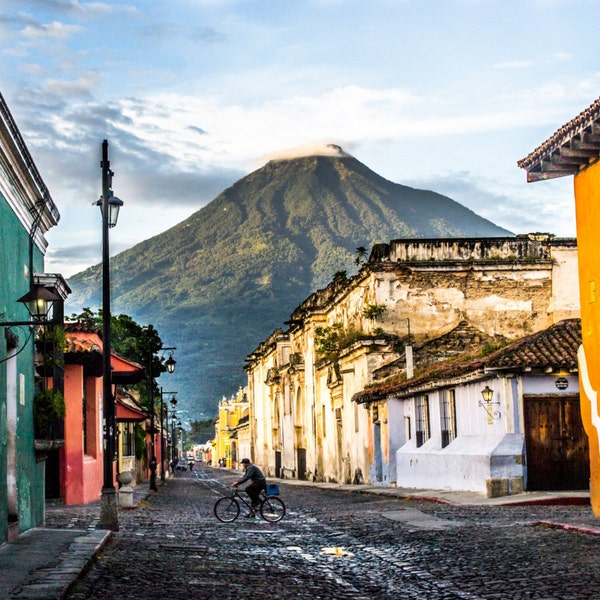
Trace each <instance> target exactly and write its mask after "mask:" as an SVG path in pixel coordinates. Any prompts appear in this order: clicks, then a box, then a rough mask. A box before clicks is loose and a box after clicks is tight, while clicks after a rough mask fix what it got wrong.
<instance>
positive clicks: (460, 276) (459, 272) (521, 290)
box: [373, 261, 578, 341]
mask: <svg viewBox="0 0 600 600" xmlns="http://www.w3.org/2000/svg"><path fill="white" fill-rule="evenodd" d="M552 267H553V265H552V263H548V262H547V261H546V264H541V265H532V264H529V263H526V264H516V265H489V266H483V265H478V266H473V267H469V266H465V265H459V264H456V265H447V266H442V265H439V266H437V267H425V266H415V267H413V268H407V267H406V266H401V267H398V268H396V269H393V270H385V271H379V272H375V273H374V275H373V278H374V281H373V287H374V289H375V290H376V296H377V302H378V303H382V304H385V305H386V307H387V310H386V312H385V313H384V315H383V316H382V318H381V319H380V321H381V323H380V326H381V327H382V328H383V329H384V330H385V331H389V332H395V333H398V334H403V333H406V332H407V330H408V326H409V324H410V333H411V335H412V336H413V339H414V340H415V341H424V340H427V339H431V338H434V337H438V336H439V335H442V334H444V333H446V332H447V331H450V330H451V329H453V328H454V327H456V326H457V325H458V323H460V322H461V321H463V320H466V321H468V322H470V323H471V324H473V325H474V326H476V327H477V328H479V329H480V330H481V331H483V332H485V333H487V334H489V335H502V336H504V337H507V338H518V337H522V336H524V335H528V334H530V333H532V332H534V331H539V330H541V329H544V328H545V327H548V326H549V325H551V324H552V323H553V322H555V315H554V307H555V305H556V300H555V299H556V295H555V291H554V290H553V273H552ZM561 305H562V306H563V307H564V306H565V303H564V302H563V303H562V304H561ZM576 312H577V311H576V309H573V310H572V311H569V310H565V309H564V308H563V310H562V311H561V318H568V317H567V315H568V316H578V315H577V314H572V313H576Z"/></svg>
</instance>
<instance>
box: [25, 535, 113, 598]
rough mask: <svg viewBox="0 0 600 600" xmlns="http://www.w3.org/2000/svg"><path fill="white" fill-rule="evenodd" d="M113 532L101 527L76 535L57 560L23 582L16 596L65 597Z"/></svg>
mask: <svg viewBox="0 0 600 600" xmlns="http://www.w3.org/2000/svg"><path fill="white" fill-rule="evenodd" d="M111 535H112V532H111V531H107V530H104V529H98V530H91V531H89V532H88V533H85V534H83V535H81V536H79V537H77V538H75V539H74V540H73V541H72V542H71V544H70V546H69V548H68V550H67V551H66V552H64V553H62V554H61V555H60V557H59V559H58V562H57V564H56V565H55V566H53V567H50V568H45V569H40V570H39V571H36V572H35V573H33V578H32V581H31V583H28V584H25V585H23V586H22V587H21V588H20V589H19V592H18V596H16V597H18V598H19V600H20V599H21V598H23V599H25V598H28V599H30V600H33V599H34V598H37V599H39V598H45V599H46V600H62V599H63V598H65V596H66V594H67V592H68V591H69V590H70V589H71V588H72V587H73V585H74V584H75V582H76V581H77V579H78V578H79V577H80V576H81V575H83V574H84V573H85V572H86V571H87V569H88V568H89V566H90V564H91V563H92V561H93V560H94V558H95V557H96V555H97V554H98V553H99V552H100V550H102V548H103V547H104V546H105V545H106V543H107V542H108V540H109V539H110V537H111Z"/></svg>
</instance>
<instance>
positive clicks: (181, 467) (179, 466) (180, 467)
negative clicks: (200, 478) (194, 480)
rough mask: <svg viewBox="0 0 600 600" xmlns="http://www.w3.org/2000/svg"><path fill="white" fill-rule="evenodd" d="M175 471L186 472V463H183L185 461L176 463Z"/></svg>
mask: <svg viewBox="0 0 600 600" xmlns="http://www.w3.org/2000/svg"><path fill="white" fill-rule="evenodd" d="M177 470H178V471H187V462H185V459H183V458H182V459H181V460H180V461H179V462H178V463H177Z"/></svg>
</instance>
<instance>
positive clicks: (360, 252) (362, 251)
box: [354, 246, 367, 267]
mask: <svg viewBox="0 0 600 600" xmlns="http://www.w3.org/2000/svg"><path fill="white" fill-rule="evenodd" d="M366 256H367V249H366V248H365V247H364V246H359V247H358V248H357V249H356V258H355V259H354V262H355V264H356V265H357V266H359V267H360V265H362V264H363V263H364V262H366V261H365V257H366Z"/></svg>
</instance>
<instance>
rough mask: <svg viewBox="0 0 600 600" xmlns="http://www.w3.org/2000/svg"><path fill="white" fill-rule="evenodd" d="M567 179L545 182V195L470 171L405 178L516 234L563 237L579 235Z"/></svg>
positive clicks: (409, 183) (414, 185)
mask: <svg viewBox="0 0 600 600" xmlns="http://www.w3.org/2000/svg"><path fill="white" fill-rule="evenodd" d="M568 179H569V178H564V179H560V180H554V181H548V182H544V186H545V192H546V193H545V194H544V196H543V197H542V198H540V196H539V195H536V193H535V192H536V191H537V190H534V189H533V188H532V187H531V186H527V185H511V184H508V183H502V184H500V185H501V186H502V189H501V190H500V189H498V186H499V183H498V182H496V181H489V180H486V179H484V178H481V177H476V176H474V175H473V174H472V173H470V172H468V171H462V172H456V171H455V172H449V173H446V174H445V175H441V176H435V177H430V178H420V179H413V180H408V181H403V182H402V183H403V184H405V185H409V186H412V187H416V188H420V189H428V190H432V191H435V192H438V193H439V194H443V195H445V196H448V197H449V198H452V199H453V200H455V201H456V202H458V203H459V204H462V205H463V206H466V207H467V208H470V209H471V210H472V211H474V212H475V213H477V214H478V215H480V216H482V217H484V218H486V219H488V220H490V221H492V222H493V223H495V224H496V225H499V226H500V227H504V228H505V229H508V230H509V231H512V232H513V233H515V234H519V233H530V232H537V231H543V232H546V233H553V234H555V235H557V236H559V237H574V236H575V211H574V206H573V200H572V192H571V193H570V194H569V192H570V191H571V187H572V182H571V181H570V180H568Z"/></svg>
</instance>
